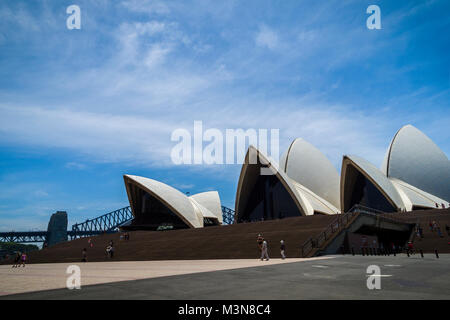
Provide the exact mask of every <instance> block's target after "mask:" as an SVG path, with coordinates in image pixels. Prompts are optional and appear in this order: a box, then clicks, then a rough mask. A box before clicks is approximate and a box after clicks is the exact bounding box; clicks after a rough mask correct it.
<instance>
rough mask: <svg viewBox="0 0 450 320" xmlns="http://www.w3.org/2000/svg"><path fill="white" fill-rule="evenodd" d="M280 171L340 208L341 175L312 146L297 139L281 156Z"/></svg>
mask: <svg viewBox="0 0 450 320" xmlns="http://www.w3.org/2000/svg"><path fill="white" fill-rule="evenodd" d="M280 169H281V170H284V172H286V174H287V175H288V177H289V178H291V179H293V180H295V181H296V182H298V183H300V184H301V185H302V186H305V187H306V188H308V189H309V190H311V191H312V192H314V193H315V194H316V195H318V196H319V197H321V198H323V199H325V200H327V202H329V203H331V204H332V205H333V206H334V207H336V208H340V199H339V184H340V181H339V180H340V178H339V173H338V172H337V170H336V168H335V167H334V166H333V164H332V163H331V162H330V160H328V158H327V157H326V156H325V155H324V154H323V153H322V152H321V151H320V150H319V149H317V148H316V147H314V146H313V145H312V144H310V143H308V142H306V141H305V140H303V139H301V138H298V139H295V140H294V141H293V142H292V143H291V145H290V146H289V148H288V150H287V151H286V152H285V153H284V154H283V155H282V156H281V159H280Z"/></svg>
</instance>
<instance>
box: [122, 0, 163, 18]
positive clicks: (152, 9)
mask: <svg viewBox="0 0 450 320" xmlns="http://www.w3.org/2000/svg"><path fill="white" fill-rule="evenodd" d="M121 5H122V6H123V7H125V8H127V9H128V10H130V11H132V12H138V13H147V14H160V15H163V14H168V13H169V12H170V10H169V7H168V6H167V5H166V4H165V2H164V1H159V0H128V1H123V2H122V3H121Z"/></svg>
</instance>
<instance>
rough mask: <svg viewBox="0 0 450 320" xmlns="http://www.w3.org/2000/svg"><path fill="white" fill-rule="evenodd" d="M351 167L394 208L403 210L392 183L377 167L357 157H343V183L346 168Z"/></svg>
mask: <svg viewBox="0 0 450 320" xmlns="http://www.w3.org/2000/svg"><path fill="white" fill-rule="evenodd" d="M348 165H352V166H353V167H354V168H356V169H357V170H358V171H359V172H361V173H362V174H363V175H364V176H365V177H366V178H368V179H369V180H371V182H372V183H373V184H374V185H375V186H376V187H377V188H378V189H379V190H380V191H381V192H382V193H383V194H384V195H385V196H386V197H387V199H388V200H390V202H391V203H393V205H394V207H396V208H404V203H403V201H402V197H401V196H400V194H399V193H398V191H397V189H396V188H395V186H394V185H393V184H392V182H391V181H390V180H389V179H388V178H387V177H386V176H385V175H384V173H383V172H381V171H380V170H379V169H378V168H377V167H375V166H374V165H373V164H371V163H370V162H369V161H367V160H364V159H363V158H360V157H357V156H344V159H343V162H342V172H343V176H342V181H345V176H344V175H345V172H346V167H347V166H348ZM341 190H342V191H341V197H344V194H343V190H345V189H344V185H343V183H342V184H341Z"/></svg>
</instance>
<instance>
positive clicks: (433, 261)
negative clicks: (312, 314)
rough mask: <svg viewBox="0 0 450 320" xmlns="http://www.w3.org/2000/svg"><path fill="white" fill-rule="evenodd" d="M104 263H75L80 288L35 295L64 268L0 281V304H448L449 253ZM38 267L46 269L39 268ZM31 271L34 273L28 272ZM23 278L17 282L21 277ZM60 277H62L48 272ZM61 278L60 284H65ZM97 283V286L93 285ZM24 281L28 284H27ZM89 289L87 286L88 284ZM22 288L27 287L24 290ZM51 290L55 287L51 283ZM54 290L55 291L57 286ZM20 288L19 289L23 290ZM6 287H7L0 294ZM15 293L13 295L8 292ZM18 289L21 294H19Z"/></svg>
mask: <svg viewBox="0 0 450 320" xmlns="http://www.w3.org/2000/svg"><path fill="white" fill-rule="evenodd" d="M281 262H282V261H281V260H278V259H273V260H271V261H269V262H268V263H267V262H266V261H264V262H261V261H258V260H242V261H240V260H230V261H226V260H216V261H153V262H111V263H88V264H85V265H82V270H84V273H85V277H84V278H82V282H83V283H84V284H85V285H83V286H82V288H81V289H80V290H76V289H74V290H68V289H67V288H61V287H62V285H58V286H59V287H60V289H53V290H45V291H34V292H27V293H20V294H12V295H10V293H14V292H18V291H20V290H18V289H17V288H16V289H14V287H12V286H11V282H13V281H16V284H18V285H19V286H20V285H24V287H23V288H26V290H30V291H31V290H33V288H34V290H42V289H44V288H45V286H44V283H47V284H48V282H52V281H49V279H50V275H51V274H52V272H56V271H57V270H59V271H58V272H63V271H65V270H64V269H65V268H64V267H66V264H48V265H44V264H42V265H34V266H27V267H26V268H29V269H26V268H25V269H26V270H14V271H13V272H17V274H19V273H21V276H16V277H8V280H5V278H6V277H5V276H4V275H5V274H7V273H8V274H9V272H10V271H9V270H6V267H7V266H2V267H1V269H0V270H1V273H2V277H1V278H2V279H3V280H1V281H2V282H1V288H2V291H3V296H1V297H0V298H1V299H194V300H195V299H200V300H201V299H223V300H227V299H274V300H279V299H449V298H450V287H449V286H448V283H450V270H449V269H448V265H449V263H450V255H449V254H442V255H440V257H439V259H438V258H436V257H435V256H434V255H432V254H426V255H425V257H424V258H421V257H420V255H418V254H416V255H412V256H411V257H407V256H406V255H403V254H402V255H397V256H396V257H394V256H392V255H391V256H351V255H345V256H338V255H336V256H327V257H322V258H314V259H288V260H285V261H284V263H281ZM371 265H372V266H373V265H375V266H378V267H379V268H380V270H381V274H380V275H379V277H380V284H381V288H380V289H378V290H377V289H375V290H369V289H368V287H367V282H368V281H367V279H368V277H369V276H370V274H369V273H367V268H368V267H369V266H371ZM43 266H45V268H44V267H43ZM33 268H34V269H33ZM21 277H22V278H21ZM58 277H59V278H60V280H59V281H61V280H64V279H65V277H66V275H62V274H61V275H59V276H58V275H55V277H54V279H57V278H58ZM64 281H65V280H64ZM95 283H97V284H95ZM28 284H29V286H28ZM89 284H92V285H89ZM27 286H28V287H27ZM53 286H54V287H55V285H53ZM58 286H57V287H58ZM23 288H22V289H23ZM5 290H10V291H9V292H5ZM14 290H15V291H14ZM22 291H25V290H22Z"/></svg>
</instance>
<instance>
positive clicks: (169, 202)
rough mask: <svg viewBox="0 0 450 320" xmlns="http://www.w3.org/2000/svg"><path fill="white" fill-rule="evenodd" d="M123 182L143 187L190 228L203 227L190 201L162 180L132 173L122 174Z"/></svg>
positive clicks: (201, 220)
mask: <svg viewBox="0 0 450 320" xmlns="http://www.w3.org/2000/svg"><path fill="white" fill-rule="evenodd" d="M124 179H125V182H131V183H134V184H136V185H138V186H139V187H140V188H142V189H144V190H145V191H147V192H148V193H150V194H151V195H153V196H154V197H156V198H157V199H158V200H160V201H161V202H163V203H164V205H166V206H167V207H168V208H170V209H171V210H172V212H173V213H175V214H176V215H178V216H179V217H180V218H181V219H182V220H183V221H184V222H185V223H186V224H187V225H188V226H190V227H191V228H201V227H203V219H199V217H198V215H197V213H196V211H195V210H194V207H193V206H192V203H191V201H189V199H188V197H187V196H186V195H185V194H183V193H182V192H180V191H178V190H177V189H175V188H172V187H171V186H168V185H167V184H164V183H162V182H159V181H156V180H153V179H149V178H144V177H139V176H132V175H124Z"/></svg>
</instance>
